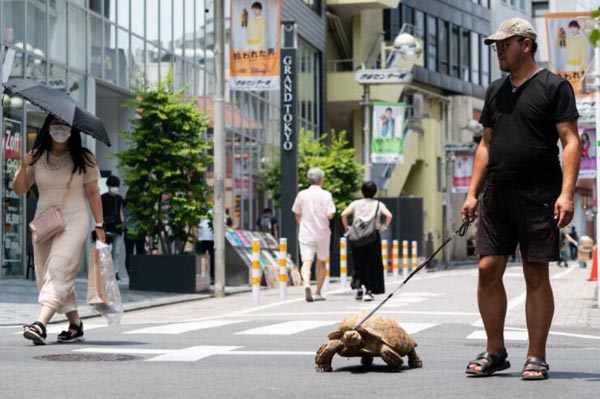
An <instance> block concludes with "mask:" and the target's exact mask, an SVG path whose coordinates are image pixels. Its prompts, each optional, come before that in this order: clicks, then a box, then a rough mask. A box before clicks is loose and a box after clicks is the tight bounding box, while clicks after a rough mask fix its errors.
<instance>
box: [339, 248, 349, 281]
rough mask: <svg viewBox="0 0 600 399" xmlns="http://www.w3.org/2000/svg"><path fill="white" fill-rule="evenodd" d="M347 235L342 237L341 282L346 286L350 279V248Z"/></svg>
mask: <svg viewBox="0 0 600 399" xmlns="http://www.w3.org/2000/svg"><path fill="white" fill-rule="evenodd" d="M347 248H348V247H347V241H346V237H342V238H340V283H341V284H342V287H345V286H346V281H347V279H348V249H347Z"/></svg>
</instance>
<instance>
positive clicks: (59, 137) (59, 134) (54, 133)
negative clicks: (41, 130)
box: [50, 125, 71, 143]
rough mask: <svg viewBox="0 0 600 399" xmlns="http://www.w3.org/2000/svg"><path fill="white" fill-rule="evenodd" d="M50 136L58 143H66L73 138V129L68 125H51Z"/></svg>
mask: <svg viewBox="0 0 600 399" xmlns="http://www.w3.org/2000/svg"><path fill="white" fill-rule="evenodd" d="M50 136H51V137H52V140H54V141H56V142H57V143H66V142H67V140H68V139H69V137H70V136H71V127H69V126H66V125H50Z"/></svg>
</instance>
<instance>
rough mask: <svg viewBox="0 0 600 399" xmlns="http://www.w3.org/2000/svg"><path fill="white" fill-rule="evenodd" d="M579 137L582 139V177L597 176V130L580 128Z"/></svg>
mask: <svg viewBox="0 0 600 399" xmlns="http://www.w3.org/2000/svg"><path fill="white" fill-rule="evenodd" d="M579 137H580V140H581V146H580V148H581V164H580V166H579V178H580V179H595V178H596V146H595V145H594V143H595V142H596V130H595V129H580V130H579Z"/></svg>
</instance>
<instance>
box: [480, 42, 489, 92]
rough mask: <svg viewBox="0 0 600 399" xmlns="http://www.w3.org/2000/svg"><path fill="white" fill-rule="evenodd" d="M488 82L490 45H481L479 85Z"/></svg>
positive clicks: (484, 84) (485, 84)
mask: <svg viewBox="0 0 600 399" xmlns="http://www.w3.org/2000/svg"><path fill="white" fill-rule="evenodd" d="M489 83H490V47H489V46H481V85H482V86H487V85H488V84H489Z"/></svg>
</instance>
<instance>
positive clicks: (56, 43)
mask: <svg viewBox="0 0 600 399" xmlns="http://www.w3.org/2000/svg"><path fill="white" fill-rule="evenodd" d="M49 14H50V15H49V16H48V21H49V24H50V26H49V29H48V30H49V32H48V39H49V45H50V48H49V49H48V50H49V51H48V52H49V55H50V58H51V59H53V60H55V61H58V62H60V63H62V64H66V63H67V3H66V1H65V0H56V2H55V3H54V5H52V4H50V6H49Z"/></svg>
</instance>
